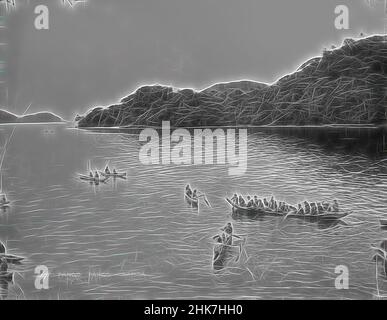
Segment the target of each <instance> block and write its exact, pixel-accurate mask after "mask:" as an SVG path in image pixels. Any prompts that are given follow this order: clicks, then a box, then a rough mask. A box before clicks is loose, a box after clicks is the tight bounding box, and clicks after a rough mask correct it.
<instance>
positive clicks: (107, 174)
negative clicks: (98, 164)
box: [99, 171, 126, 179]
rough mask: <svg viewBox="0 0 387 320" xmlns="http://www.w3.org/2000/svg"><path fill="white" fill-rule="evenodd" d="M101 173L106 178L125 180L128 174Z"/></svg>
mask: <svg viewBox="0 0 387 320" xmlns="http://www.w3.org/2000/svg"><path fill="white" fill-rule="evenodd" d="M99 173H100V174H101V175H103V176H104V177H113V178H123V179H125V178H126V172H116V173H113V172H110V173H106V172H104V171H100V172H99Z"/></svg>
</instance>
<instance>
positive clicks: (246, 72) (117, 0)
mask: <svg viewBox="0 0 387 320" xmlns="http://www.w3.org/2000/svg"><path fill="white" fill-rule="evenodd" d="M20 2H21V4H20V5H18V7H17V8H16V9H14V10H11V11H10V12H8V13H7V18H6V26H7V29H6V30H2V29H1V30H0V32H4V34H3V35H2V36H3V37H4V36H5V37H6V41H7V46H6V48H5V49H4V50H2V51H1V54H2V55H3V57H5V58H4V59H3V60H5V61H6V73H5V77H6V79H5V80H6V81H5V83H4V84H3V86H6V87H7V89H8V98H7V99H6V98H5V95H4V94H2V95H1V100H0V103H1V105H2V106H3V107H4V108H5V109H8V110H10V111H12V112H15V113H18V114H21V113H23V112H24V111H25V109H26V107H27V106H28V105H30V104H31V107H30V110H29V111H31V112H36V111H40V110H49V111H52V112H54V113H56V114H58V115H60V116H62V117H64V118H65V119H73V118H74V116H75V114H76V113H84V112H85V111H87V110H88V109H89V108H92V107H95V106H99V105H102V106H104V105H109V104H113V103H116V102H118V101H119V99H121V98H122V97H124V96H126V95H128V94H129V93H131V92H132V91H133V90H135V89H136V88H137V87H139V86H141V85H144V84H153V83H160V84H165V85H173V86H176V87H182V88H186V87H192V88H195V89H201V88H205V87H207V86H209V85H211V84H213V83H216V82H224V81H231V80H238V79H251V80H256V81H262V82H266V83H272V82H274V81H275V80H276V79H277V78H279V77H280V76H282V75H284V74H286V73H289V72H291V71H293V70H295V69H296V68H297V67H298V66H299V65H300V64H302V62H304V61H305V60H307V59H308V58H309V57H312V56H316V55H319V54H320V53H321V52H322V49H323V48H324V47H330V46H331V45H332V44H334V45H336V46H337V45H340V44H341V42H342V40H343V39H344V38H345V37H348V36H355V37H356V36H358V35H359V34H360V32H364V33H365V34H366V35H371V34H373V33H383V32H384V21H383V18H384V10H383V3H382V2H380V3H378V1H377V0H376V1H375V5H374V7H373V8H371V7H369V6H367V5H366V3H365V2H366V1H363V0H340V1H339V0H323V1H322V0H238V1H236V0H109V1H106V0H88V1H87V3H86V4H78V5H76V6H75V7H74V8H72V9H71V8H69V7H68V6H64V5H63V4H62V1H61V0H50V1H48V0H20ZM371 2H372V0H371ZM38 4H46V5H47V8H48V9H49V29H48V30H37V29H35V27H34V20H35V18H36V16H37V14H35V13H34V8H35V7H36V6H37V5H38ZM341 4H345V5H347V6H348V8H349V29H348V30H337V29H336V28H335V26H334V20H335V18H336V14H335V12H334V10H335V7H336V6H337V5H341ZM0 35H1V34H0Z"/></svg>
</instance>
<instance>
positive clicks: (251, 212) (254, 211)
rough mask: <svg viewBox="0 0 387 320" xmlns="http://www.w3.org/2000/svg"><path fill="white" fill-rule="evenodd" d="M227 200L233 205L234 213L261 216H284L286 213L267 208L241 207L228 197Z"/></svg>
mask: <svg viewBox="0 0 387 320" xmlns="http://www.w3.org/2000/svg"><path fill="white" fill-rule="evenodd" d="M226 201H227V202H228V203H229V204H230V205H231V207H232V211H233V213H236V214H245V215H261V216H264V215H265V216H269V215H270V216H276V217H282V216H283V215H284V214H283V213H280V212H277V211H274V210H266V209H260V208H254V207H249V208H247V207H241V206H239V205H237V204H235V203H233V202H232V201H231V200H230V199H229V198H226Z"/></svg>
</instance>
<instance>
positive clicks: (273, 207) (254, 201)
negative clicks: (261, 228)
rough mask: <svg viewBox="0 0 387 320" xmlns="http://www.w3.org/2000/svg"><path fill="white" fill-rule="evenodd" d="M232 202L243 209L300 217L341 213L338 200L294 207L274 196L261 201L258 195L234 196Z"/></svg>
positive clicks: (305, 202)
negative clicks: (293, 214) (291, 213)
mask: <svg viewBox="0 0 387 320" xmlns="http://www.w3.org/2000/svg"><path fill="white" fill-rule="evenodd" d="M231 202H232V203H234V204H236V205H238V206H239V207H241V208H246V209H249V208H251V209H261V210H270V211H274V212H278V213H283V214H286V213H289V212H293V213H295V214H298V215H319V214H324V213H327V212H332V213H337V212H339V203H338V201H337V200H333V202H332V203H328V202H308V201H304V202H302V203H298V204H296V205H295V206H293V205H290V204H288V203H286V202H285V201H278V200H276V199H274V197H273V196H272V197H271V198H270V199H269V200H268V199H267V198H262V199H261V198H259V197H258V196H256V195H255V196H253V197H251V196H247V197H246V199H244V198H243V196H242V195H237V194H234V195H233V197H232V198H231Z"/></svg>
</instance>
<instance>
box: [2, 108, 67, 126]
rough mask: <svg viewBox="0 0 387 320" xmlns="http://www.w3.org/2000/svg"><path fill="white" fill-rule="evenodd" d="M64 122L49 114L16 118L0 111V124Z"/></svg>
mask: <svg viewBox="0 0 387 320" xmlns="http://www.w3.org/2000/svg"><path fill="white" fill-rule="evenodd" d="M63 121H64V120H63V119H62V118H61V117H59V116H57V115H55V114H53V113H51V112H37V113H31V114H26V115H22V116H18V115H16V114H14V113H12V112H9V111H6V110H4V109H0V124H5V123H44V122H63Z"/></svg>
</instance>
